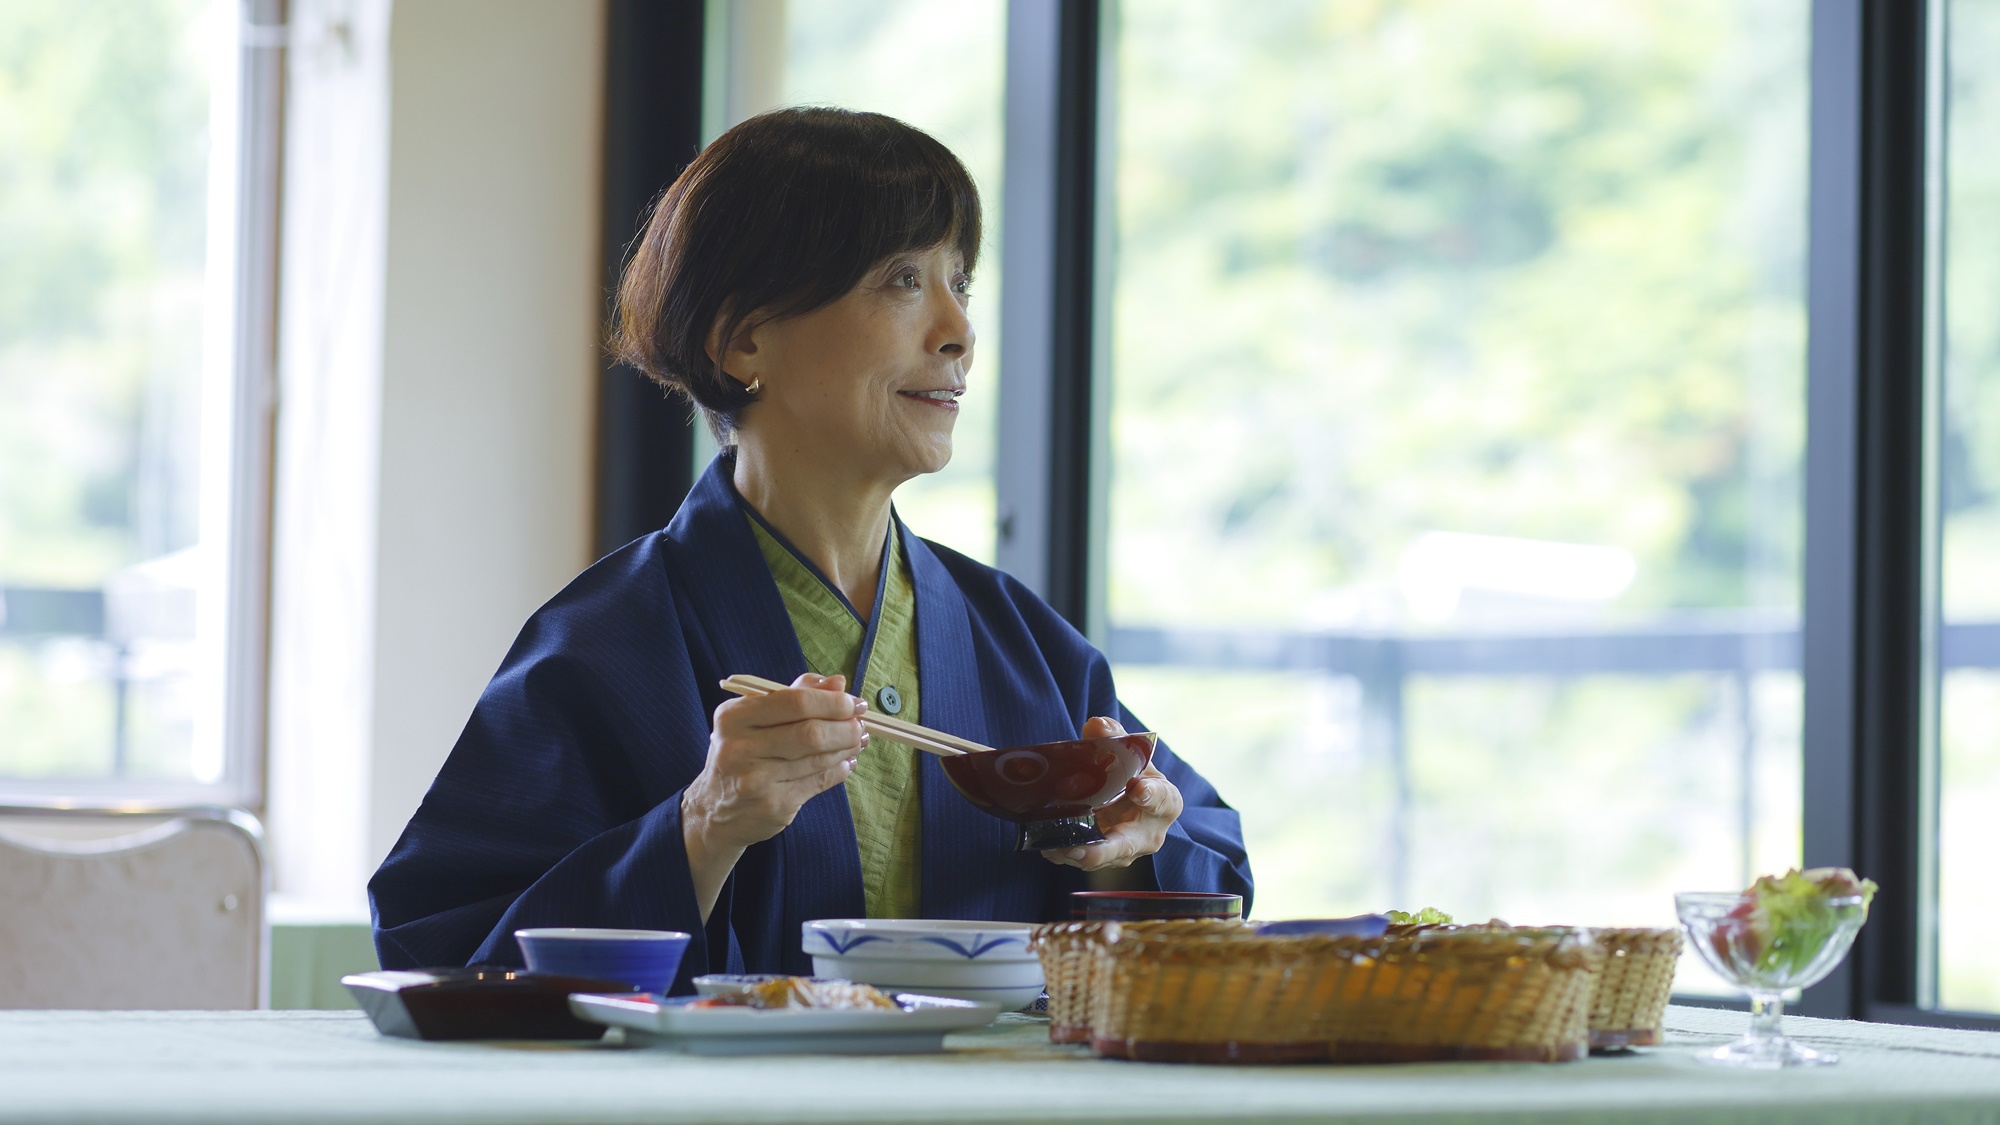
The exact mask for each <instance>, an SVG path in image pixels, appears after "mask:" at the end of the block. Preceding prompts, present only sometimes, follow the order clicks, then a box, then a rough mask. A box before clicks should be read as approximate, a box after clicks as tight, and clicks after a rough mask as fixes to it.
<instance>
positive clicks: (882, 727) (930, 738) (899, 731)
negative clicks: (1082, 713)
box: [722, 674, 993, 758]
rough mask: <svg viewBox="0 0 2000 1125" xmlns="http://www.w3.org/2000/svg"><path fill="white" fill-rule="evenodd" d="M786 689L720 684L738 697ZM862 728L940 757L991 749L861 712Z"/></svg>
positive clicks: (740, 681)
mask: <svg viewBox="0 0 2000 1125" xmlns="http://www.w3.org/2000/svg"><path fill="white" fill-rule="evenodd" d="M788 686H789V685H787V684H781V683H779V682H778V681H776V680H767V679H764V678H763V677H762V676H745V675H741V674H739V675H734V676H731V677H729V678H728V679H726V680H724V681H722V690H724V691H730V692H735V693H736V694H737V695H769V694H770V693H772V692H774V691H783V690H784V689H785V688H786V687H788ZM861 725H862V726H863V727H865V728H867V729H868V730H870V731H872V732H874V733H876V734H879V735H881V736H882V737H883V738H890V739H894V740H895V741H897V742H902V743H906V744H908V745H910V746H914V747H916V748H917V749H919V750H924V751H928V752H930V753H932V754H936V755H937V756H939V757H941V758H955V757H957V756H958V755H960V754H978V753H982V752H984V751H988V750H991V749H993V748H992V747H991V746H987V745H985V744H983V743H978V742H974V741H972V740H971V739H969V738H960V737H958V736H957V735H955V734H946V733H945V732H944V731H941V730H932V729H931V728H929V727H924V726H918V725H917V724H915V723H906V722H904V721H903V720H901V719H897V718H892V717H890V716H888V715H878V714H876V713H875V712H874V711H864V712H862V715H861Z"/></svg>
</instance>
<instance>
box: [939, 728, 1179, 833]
mask: <svg viewBox="0 0 2000 1125" xmlns="http://www.w3.org/2000/svg"><path fill="white" fill-rule="evenodd" d="M1158 740H1159V736H1158V735H1156V734H1154V733H1152V732H1151V731H1141V732H1139V733H1138V734H1121V735H1116V736H1113V737H1110V738H1078V739H1072V740H1070V741H1068V742H1043V743H1039V744H1037V745H1034V746H1014V747H1010V748H1008V749H1004V750H989V751H984V752H982V753H978V754H963V755H960V756H958V757H955V758H944V759H940V762H941V764H942V765H943V766H944V775H945V776H946V777H947V778H950V779H951V783H952V785H953V786H954V787H955V788H957V790H958V791H959V792H960V793H962V794H964V795H965V799H966V800H968V801H971V802H972V803H973V804H974V805H976V806H978V807H979V809H980V810H981V811H983V812H986V813H989V814H991V815H993V816H997V817H999V818H1000V819H1001V820H1011V821H1013V822H1014V823H1015V824H1018V825H1020V826H1021V831H1020V835H1019V837H1018V839H1017V840H1016V842H1015V847H1016V848H1017V849H1018V850H1020V851H1044V850H1046V849H1049V848H1069V847H1075V846H1077V845H1078V844H1095V843H1098V842H1100V841H1102V840H1103V839H1104V833H1103V832H1101V831H1099V830H1098V827H1097V818H1096V817H1095V816H1093V815H1092V813H1093V811H1094V810H1096V809H1100V808H1103V807H1104V806H1105V805H1108V804H1110V803H1111V802H1113V801H1115V800H1117V799H1118V796H1119V794H1121V793H1123V792H1125V783H1126V782H1129V781H1131V780H1132V779H1133V778H1135V777H1137V776H1139V772H1140V771H1141V770H1143V769H1145V768H1146V765H1147V763H1149V762H1151V761H1152V760H1153V744H1154V743H1155V742H1157V741H1158Z"/></svg>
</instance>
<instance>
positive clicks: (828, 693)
mask: <svg viewBox="0 0 2000 1125" xmlns="http://www.w3.org/2000/svg"><path fill="white" fill-rule="evenodd" d="M846 688H847V677H845V676H816V675H813V674H812V673H810V672H808V673H806V674H805V675H803V676H800V677H799V678H798V679H796V680H793V681H792V686H791V687H789V688H787V689H785V690H784V691H774V692H772V693H770V694H769V695H758V696H746V697H743V698H740V699H731V700H727V701H726V702H724V703H723V704H722V705H721V706H720V707H717V708H716V709H715V728H714V733H713V734H711V735H710V736H709V739H708V763H707V764H706V765H705V766H703V767H702V771H701V774H700V775H699V776H697V777H696V778H695V779H694V781H693V782H692V783H691V784H689V785H688V787H687V789H686V790H684V791H683V792H682V793H681V837H682V840H683V841H684V842H685V843H686V845H687V853H688V869H689V873H690V874H692V875H693V876H694V886H695V898H696V900H697V901H698V902H699V903H700V904H701V916H702V920H703V921H707V919H708V915H709V912H710V911H711V910H713V909H714V908H715V900H716V898H717V896H719V895H720V894H721V893H722V884H723V883H724V882H726V881H727V880H728V878H729V872H730V871H731V870H733V869H734V868H735V866H736V861H737V860H738V859H740V858H741V857H742V855H743V851H744V849H746V848H748V847H749V846H750V845H752V844H755V843H758V842H759V841H762V840H768V839H770V838H771V837H773V836H776V835H777V834H778V833H780V832H782V831H784V830H785V827H786V826H787V825H789V824H791V823H792V818H794V817H796V816H797V815H798V814H799V808H800V807H801V806H803V805H804V804H805V803H806V802H807V801H809V800H811V799H813V798H814V797H817V796H819V795H820V794H821V793H824V792H826V791H827V790H829V789H831V788H833V787H834V786H836V785H839V784H840V783H841V782H843V781H845V780H847V775H848V774H850V773H852V772H853V771H854V763H855V761H856V760H857V759H858V758H859V757H860V755H861V750H862V748H863V747H864V746H866V745H867V744H868V733H867V732H866V731H865V730H863V729H862V727H861V718H860V716H861V714H862V712H864V711H866V710H867V707H868V705H867V704H866V703H864V702H862V701H861V700H859V699H856V698H855V697H854V696H851V695H848V694H847V691H846Z"/></svg>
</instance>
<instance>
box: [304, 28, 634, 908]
mask: <svg viewBox="0 0 2000 1125" xmlns="http://www.w3.org/2000/svg"><path fill="white" fill-rule="evenodd" d="M335 3H336V0H318V2H317V3H313V2H312V0H300V3H299V5H298V7H299V8H300V9H311V8H314V7H322V6H330V5H333V4H335ZM342 6H343V7H345V8H347V9H348V10H350V11H354V12H356V13H357V15H359V14H364V13H365V14H370V15H372V14H374V13H377V12H379V13H380V14H381V15H382V16H384V17H386V19H384V20H383V24H384V26H385V28H386V31H387V35H386V51H385V53H384V55H383V56H381V57H379V58H378V59H376V60H370V59H368V58H367V57H366V56H367V51H368V50H369V44H368V42H367V41H366V38H365V36H357V37H356V38H355V53H356V55H357V56H358V57H357V59H356V60H355V62H354V64H353V65H354V66H355V68H356V70H355V73H356V75H357V76H356V77H355V78H354V79H353V82H354V83H355V84H357V85H358V84H361V83H362V82H363V81H364V79H362V78H361V77H359V75H362V74H365V75H366V78H365V81H366V82H367V83H369V84H371V85H370V86H369V88H368V89H366V90H362V91H359V92H358V94H357V96H356V97H355V98H354V99H353V100H352V101H343V102H342V103H341V106H342V110H343V111H344V112H346V113H348V114H350V115H351V117H352V120H349V121H345V122H342V123H341V125H340V126H337V127H334V128H332V129H327V130H324V132H326V133H327V134H328V135H329V136H330V137H333V138H338V137H340V136H342V135H343V134H342V127H346V128H350V129H352V131H353V132H354V133H356V134H359V133H363V132H366V131H367V130H368V128H369V127H370V126H369V122H373V123H374V126H375V129H376V131H375V133H374V135H373V137H372V141H371V143H372V148H369V150H368V151H367V152H365V153H364V152H359V151H358V149H360V148H364V147H368V146H361V145H358V144H357V145H355V146H352V147H351V149H338V150H337V149H336V148H335V147H334V146H331V145H330V144H329V143H328V141H327V140H326V139H323V138H321V137H318V136H315V135H314V134H313V133H311V132H309V131H294V132H293V133H292V134H291V136H290V137H288V140H287V152H288V158H289V160H290V163H289V164H288V168H287V185H288V198H287V203H288V207H287V219H288V221H287V236H288V241H287V245H286V250H287V259H286V278H287V309H288V310H289V309H291V308H292V306H293V304H294V303H295V302H294V301H292V300H291V294H292V290H293V286H292V285H291V281H292V279H293V277H294V275H296V274H301V273H304V274H309V275H310V276H307V277H301V278H300V284H301V285H303V286H305V287H306V289H307V291H308V292H311V291H313V289H314V287H315V286H317V288H318V290H319V291H320V292H322V294H323V297H324V299H322V300H320V301H318V302H316V303H315V304H314V307H312V308H310V309H302V310H300V315H299V316H297V317H291V316H288V317H287V318H286V319H285V322H284V324H283V326H282V329H281V330H282V331H283V333H284V335H285V341H284V345H283V355H284V357H285V360H284V362H285V365H286V376H287V382H286V384H285V386H286V391H285V393H286V398H285V399H284V401H282V402H281V404H280V423H279V432H280V436H279V443H280V448H279V460H280V470H279V489H280V493H279V512H278V523H277V526H278V532H277V536H278V538H277V544H276V556H275V568H276V575H275V592H274V601H275V604H274V612H273V620H274V636H273V664H272V672H273V692H272V706H273V716H272V725H271V794H272V796H271V808H270V818H269V819H270V821H271V825H270V829H271V834H272V837H273V841H274V850H275V851H276V853H277V876H278V883H279V889H280V890H281V891H283V892H287V893H294V894H298V895H301V896H305V897H310V898H313V899H318V900H321V901H332V902H359V901H360V895H361V892H362V886H363V884H365V882H366V879H367V877H368V875H369V874H370V873H372V872H373V870H374V868H375V866H376V865H377V864H378V863H379V862H380V861H381V859H382V857H383V856H384V855H385V854H387V852H388V849H389V847H390V846H391V845H392V844H393V843H394V842H395V839H396V836H397V835H398V834H399V833H400V832H401V831H402V828H403V825H404V823H405V822H406V821H407V820H408V819H409V816H410V814H411V813H412V812H414V811H415V809H416V807H417V803H418V801H419V800H420V799H421V798H422V796H423V793H424V791H425V789H427V788H428V787H429V785H430V781H431V778H432V777H433V776H434V775H435V774H436V772H437V769H438V766H439V765H440V764H441V763H442V762H443V761H444V757H445V755H446V753H447V752H449V750H450V749H451V745H452V743H453V741H454V740H455V739H456V738H457V736H458V733H459V730H460V729H461V728H462V727H463V725H464V723H465V719H466V716H467V715H468V714H469V713H470V711H471V709H472V705H473V703H474V701H475V700H476V699H477V698H478V695H479V692H480V689H481V688H483V687H484V686H485V684H486V681H487V679H488V678H490V677H491V676H492V674H493V671H494V669H495V668H496V667H497V666H498V664H499V662H500V659H501V657H502V656H503V655H504V654H505V652H506V649H507V646H508V644H509V643H510V642H511V641H512V640H513V637H514V635H515V633H516V632H517V631H518V630H519V628H520V626H521V623H522V621H523V620H524V619H525V618H526V617H527V616H528V614H529V613H531V612H533V611H534V609H535V607H536V606H538V605H540V604H541V603H542V602H543V601H545V600H547V599H548V598H549V596H550V595H552V594H554V593H555V592H556V591H557V590H558V589H560V588H561V587H562V585H563V584H564V583H566V582H567V581H569V579H570V578H572V577H573V576H574V575H575V574H576V572H577V571H579V570H580V569H582V568H583V567H584V566H585V565H587V564H588V563H589V561H590V554H589V544H590V526H589V520H590V511H591V503H590V499H591V487H592V484H591V459H592V441H593V436H592V429H591V421H592V417H593V410H594V394H595V387H596V372H597V369H598V366H599V362H600V356H601V351H600V347H601V324H600V316H601V310H602V303H601V299H600V295H599V275H598V269H599V264H598V248H597V239H598V208H599V205H600V203H599V199H600V194H601V193H600V173H601V165H602V156H601V138H602V133H603V124H602V122H603V115H602V92H603V84H604V78H603V56H604V5H603V3H602V2H601V0H400V2H398V3H396V4H395V5H394V9H393V12H391V11H390V10H389V4H388V3H387V0H351V3H349V4H346V5H342ZM299 14H300V15H305V14H306V13H305V12H300V13H299ZM295 22H297V20H296V19H295ZM307 62H308V60H307V59H306V58H305V55H304V52H301V57H300V59H299V60H298V61H297V63H296V64H295V68H294V69H295V74H296V72H297V70H298V69H299V68H301V67H303V66H305V65H307ZM302 85H305V83H301V82H300V81H299V79H297V78H296V77H295V79H294V99H295V102H296V101H297V100H298V98H299V96H300V95H301V94H306V93H307V91H305V90H302V89H301V88H300V87H301V86H302ZM349 92H350V93H356V92H355V91H351V90H350V91H349ZM371 96H373V97H376V98H378V99H379V100H380V104H381V105H382V106H383V107H384V112H383V113H382V114H380V115H376V116H374V117H370V116H369V115H368V113H367V110H366V106H367V104H368V101H369V98H370V97H371ZM304 108H305V107H303V106H300V107H297V112H304ZM362 118H368V121H363V120H362ZM308 124H320V125H322V126H324V125H325V122H323V121H315V122H309V123H308ZM370 159H373V160H374V161H375V166H376V167H377V168H378V169H379V170H380V171H379V173H378V174H376V175H374V176H372V177H370V176H369V175H368V174H367V173H366V171H365V169H366V166H367V165H368V162H369V160H370ZM320 177H327V178H331V179H333V180H337V181H353V182H354V186H355V191H356V194H359V195H366V194H367V191H372V192H373V193H374V195H373V196H372V198H375V199H377V200H379V203H378V205H377V207H376V208H375V210H374V211H373V212H369V213H366V214H364V213H363V212H366V211H367V209H366V208H362V207H358V206H357V207H353V208H350V209H349V210H347V211H336V212H335V213H334V214H333V215H332V216H331V217H332V218H336V219H340V218H346V219H354V220H356V221H355V222H354V224H353V226H352V227H351V228H350V229H347V230H328V229H326V228H325V227H323V226H318V225H316V224H315V220H314V217H313V216H311V215H297V214H295V213H294V211H293V208H292V206H291V198H290V196H291V194H292V192H293V191H298V192H301V193H304V194H307V195H310V193H311V191H312V189H311V188H309V187H307V186H304V185H301V186H299V187H297V188H294V187H292V186H291V185H295V184H299V181H300V179H301V178H308V179H317V178H320ZM364 179H365V180H367V181H368V185H369V187H368V188H367V189H366V190H363V188H362V185H361V184H360V183H359V181H361V180H364ZM321 190H322V191H324V188H322V189H321ZM322 209H324V203H323V201H322ZM294 220H296V222H295V221H294ZM295 226H311V227H312V228H313V229H311V230H310V231H302V232H301V237H302V238H303V239H305V240H306V242H307V243H308V244H310V242H311V240H312V239H313V238H315V237H319V238H321V239H322V240H323V241H324V242H325V243H326V245H325V246H324V247H323V249H322V250H321V251H320V252H319V253H318V254H317V256H315V255H314V253H313V252H312V251H311V250H300V249H298V248H296V247H295V246H294V244H293V243H292V242H291V241H290V236H291V234H292V231H293V229H294V227H295ZM301 254H303V255H304V258H303V259H301V258H300V255H301ZM346 259H354V260H362V261H365V262H367V263H369V265H368V266H367V267H365V268H358V267H346V266H343V265H342V262H343V260H346ZM343 270H346V271H347V272H346V274H345V275H343V273H342V271H343ZM342 276H348V277H349V278H350V280H349V281H347V282H346V283H344V284H343V285H341V286H338V287H334V286H332V285H331V284H330V283H331V282H332V281H335V280H337V279H339V278H341V277H342ZM305 299H306V298H304V297H302V298H301V300H305ZM315 326H319V327H321V328H322V329H324V330H325V331H322V332H313V331H312V329H313V328H314V327H315ZM350 328H351V329H352V331H349V329H350ZM335 357H341V358H339V361H338V362H336V358H335ZM294 382H296V383H297V384H298V386H297V388H296V389H295V388H294V387H293V385H292V384H293V383H294ZM301 400H302V401H301ZM301 414H304V415H305V416H304V417H300V415H301Z"/></svg>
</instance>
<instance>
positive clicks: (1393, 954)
mask: <svg viewBox="0 0 2000 1125" xmlns="http://www.w3.org/2000/svg"><path fill="white" fill-rule="evenodd" d="M1100 948H1101V953H1100V959H1101V964H1100V966H1099V968H1098V973H1099V981H1098V986H1097V989H1096V1006H1095V1008H1094V1010H1093V1011H1092V1014H1091V1039H1090V1042H1091V1047H1092V1049H1093V1050H1095V1051H1096V1052H1097V1053H1098V1054H1100V1055H1105V1056H1107V1057H1112V1058H1127V1059H1144V1060H1157V1061H1163V1062H1167V1061H1174V1062H1324V1061H1336V1062H1397V1061H1431V1060H1446V1059H1506V1060H1518V1061H1536V1062H1567V1061H1573V1060H1576V1059H1581V1058H1583V1057H1584V1055H1585V1054H1586V1053H1587V1051H1588V1042H1589V1025H1588V1022H1587V1016H1588V1014H1589V1004H1590V981H1591V976H1592V974H1593V973H1594V972H1595V971H1597V969H1598V967H1599V965H1600V964H1601V962H1602V953H1601V951H1600V950H1599V949H1598V947H1597V945H1596V944H1595V943H1594V942H1593V941H1591V939H1590V937H1589V936H1588V935H1587V934H1586V933H1584V932H1582V931H1579V930H1572V929H1545V930H1533V929H1514V930H1507V929H1492V928H1466V929H1438V930H1427V931H1423V932H1415V933H1405V934H1397V935H1387V936H1384V937H1381V938H1352V937H1325V936H1300V937H1257V936H1255V935H1254V931H1247V930H1246V931H1239V932H1238V933H1237V934H1234V935H1228V936H1223V935H1209V936H1206V937H1200V938H1189V937H1180V936H1175V935H1171V934H1166V933H1161V932H1147V930H1146V928H1145V927H1143V926H1126V927H1124V928H1123V929H1122V930H1120V931H1119V932H1117V933H1115V934H1110V933H1107V934H1104V935H1102V937H1101V946H1100Z"/></svg>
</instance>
